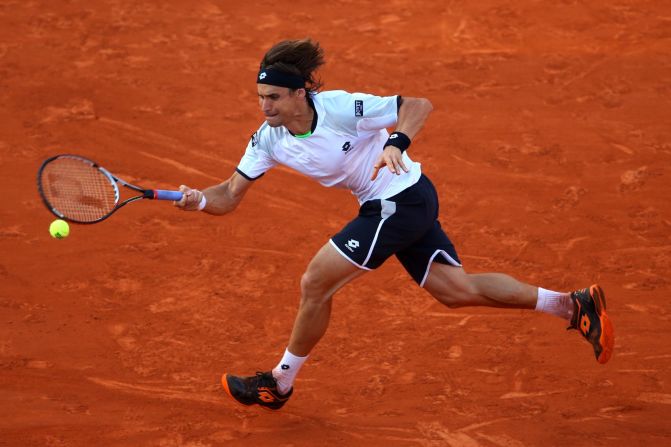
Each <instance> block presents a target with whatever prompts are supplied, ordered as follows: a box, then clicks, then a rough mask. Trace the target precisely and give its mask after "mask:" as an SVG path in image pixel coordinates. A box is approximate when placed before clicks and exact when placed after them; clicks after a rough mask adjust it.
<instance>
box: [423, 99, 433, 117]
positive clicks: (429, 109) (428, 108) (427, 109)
mask: <svg viewBox="0 0 671 447" xmlns="http://www.w3.org/2000/svg"><path fill="white" fill-rule="evenodd" d="M421 101H422V108H423V109H424V111H425V113H426V114H427V115H428V114H429V113H431V112H432V111H433V104H431V101H429V100H428V99H427V98H422V99H421Z"/></svg>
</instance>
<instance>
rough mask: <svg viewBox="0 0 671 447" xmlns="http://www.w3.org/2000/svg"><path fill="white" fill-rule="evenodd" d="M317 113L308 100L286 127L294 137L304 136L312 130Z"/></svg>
mask: <svg viewBox="0 0 671 447" xmlns="http://www.w3.org/2000/svg"><path fill="white" fill-rule="evenodd" d="M314 116H315V112H314V110H312V107H310V104H308V102H307V100H306V101H305V102H304V103H302V104H301V106H300V108H299V110H298V111H297V112H296V114H295V115H294V117H293V119H292V120H291V121H290V122H288V123H287V124H285V125H284V127H286V128H287V129H289V131H290V132H291V133H293V134H294V135H303V134H305V133H308V132H309V131H310V130H312V120H313V119H314Z"/></svg>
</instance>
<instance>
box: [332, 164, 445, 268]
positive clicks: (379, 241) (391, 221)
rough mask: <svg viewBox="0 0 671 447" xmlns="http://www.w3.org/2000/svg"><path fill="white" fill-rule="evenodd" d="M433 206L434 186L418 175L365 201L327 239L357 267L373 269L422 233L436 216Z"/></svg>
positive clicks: (435, 197)
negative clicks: (386, 194) (394, 191)
mask: <svg viewBox="0 0 671 447" xmlns="http://www.w3.org/2000/svg"><path fill="white" fill-rule="evenodd" d="M437 206H438V202H437V196H436V194H435V189H433V185H432V184H431V182H430V181H429V180H428V179H427V178H426V177H424V176H422V177H421V178H420V180H419V181H418V182H417V183H416V184H415V185H413V186H411V187H409V188H407V189H406V190H404V191H402V192H400V193H399V194H396V195H395V196H393V197H390V198H388V199H376V200H370V201H368V202H365V203H364V204H363V205H362V206H361V208H360V210H359V215H358V216H357V217H356V218H355V219H354V220H352V221H351V222H350V223H348V224H347V225H346V226H345V228H343V229H342V231H340V232H339V233H338V234H336V235H335V236H333V238H331V242H332V244H333V246H334V247H335V248H336V249H337V250H338V251H339V252H340V253H341V254H342V256H343V257H345V258H346V259H349V260H350V261H351V262H352V263H353V264H355V265H357V266H358V267H359V268H362V269H365V270H372V269H375V268H377V267H379V266H380V265H382V264H383V263H384V261H386V260H387V258H389V257H390V256H391V255H393V254H395V253H398V252H400V251H402V250H404V249H406V248H408V247H409V246H411V245H412V244H414V243H415V242H416V241H417V240H419V239H421V238H422V237H423V236H424V234H426V232H427V231H428V230H429V229H430V228H431V227H432V226H433V224H434V221H435V219H436V216H437Z"/></svg>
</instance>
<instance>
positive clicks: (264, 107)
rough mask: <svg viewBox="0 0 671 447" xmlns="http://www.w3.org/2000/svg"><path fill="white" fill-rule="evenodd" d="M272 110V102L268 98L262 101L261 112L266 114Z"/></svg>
mask: <svg viewBox="0 0 671 447" xmlns="http://www.w3.org/2000/svg"><path fill="white" fill-rule="evenodd" d="M271 109H272V106H271V104H270V101H269V100H268V99H267V98H263V99H261V110H262V111H263V112H264V113H265V112H270V110H271Z"/></svg>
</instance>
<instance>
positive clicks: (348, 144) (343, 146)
mask: <svg viewBox="0 0 671 447" xmlns="http://www.w3.org/2000/svg"><path fill="white" fill-rule="evenodd" d="M350 149H352V145H351V144H350V142H349V141H346V142H345V144H343V145H342V151H343V152H345V153H347V152H349V150H350Z"/></svg>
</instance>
